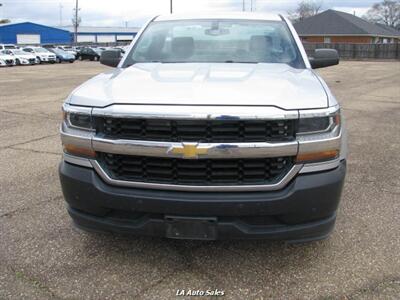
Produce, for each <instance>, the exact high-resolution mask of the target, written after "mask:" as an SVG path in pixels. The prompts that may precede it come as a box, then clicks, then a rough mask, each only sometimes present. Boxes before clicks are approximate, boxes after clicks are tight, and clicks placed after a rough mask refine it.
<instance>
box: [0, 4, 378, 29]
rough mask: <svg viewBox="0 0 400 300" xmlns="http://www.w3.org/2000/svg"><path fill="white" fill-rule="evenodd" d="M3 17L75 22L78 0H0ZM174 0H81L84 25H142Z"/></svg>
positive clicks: (234, 7) (283, 7) (361, 8)
mask: <svg viewBox="0 0 400 300" xmlns="http://www.w3.org/2000/svg"><path fill="white" fill-rule="evenodd" d="M244 1H245V7H246V10H248V11H250V8H251V1H252V2H253V9H254V10H255V11H261V12H272V13H281V14H284V15H287V12H288V11H292V10H294V9H295V8H296V5H297V3H298V2H299V1H300V0H244ZM377 1H379V0H353V1H352V0H322V3H323V9H329V8H332V9H336V10H341V11H344V12H348V13H354V12H355V13H356V15H357V16H360V17H361V16H362V15H363V14H365V12H366V11H367V10H368V8H370V7H371V6H372V5H373V4H374V3H376V2H377ZM0 3H1V4H2V6H0V18H7V19H10V20H11V21H12V22H13V23H18V22H25V21H30V22H34V23H40V24H45V25H50V26H59V25H60V24H61V25H63V26H67V25H71V23H72V22H71V18H72V14H73V8H74V5H75V0H0ZM169 3H170V0H111V1H110V0H108V1H105V0H79V7H80V10H79V14H80V17H81V19H82V23H81V25H82V26H124V27H125V26H130V27H131V26H141V25H143V23H144V22H146V21H147V20H148V19H149V18H151V17H152V16H155V15H159V14H168V13H169ZM242 6H243V0H173V10H174V12H176V13H185V12H192V13H193V12H199V11H214V12H222V11H241V10H242Z"/></svg>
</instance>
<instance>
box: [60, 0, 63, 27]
mask: <svg viewBox="0 0 400 300" xmlns="http://www.w3.org/2000/svg"><path fill="white" fill-rule="evenodd" d="M62 10H63V6H62V4H61V2H60V27H61V26H62Z"/></svg>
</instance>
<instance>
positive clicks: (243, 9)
mask: <svg viewBox="0 0 400 300" xmlns="http://www.w3.org/2000/svg"><path fill="white" fill-rule="evenodd" d="M245 10H246V6H245V0H243V2H242V11H245Z"/></svg>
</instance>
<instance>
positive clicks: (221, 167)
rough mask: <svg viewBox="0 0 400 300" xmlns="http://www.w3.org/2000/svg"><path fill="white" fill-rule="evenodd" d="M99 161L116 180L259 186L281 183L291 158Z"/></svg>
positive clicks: (104, 157) (106, 157)
mask: <svg viewBox="0 0 400 300" xmlns="http://www.w3.org/2000/svg"><path fill="white" fill-rule="evenodd" d="M98 161H99V163H100V164H101V165H102V167H103V169H104V170H105V171H106V172H107V173H108V175H109V176H110V177H111V178H113V179H117V180H125V181H135V182H150V183H164V184H176V185H179V184H181V185H203V186H207V185H215V186H218V185H253V184H254V185H256V184H271V183H275V182H277V181H279V180H280V179H281V178H282V177H283V176H284V175H285V174H286V173H287V172H288V170H289V169H290V168H291V166H292V165H293V158H292V157H279V158H256V159H193V160H191V159H179V158H160V157H147V156H130V155H120V154H106V153H98Z"/></svg>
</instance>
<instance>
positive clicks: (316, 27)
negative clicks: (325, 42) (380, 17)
mask: <svg viewBox="0 0 400 300" xmlns="http://www.w3.org/2000/svg"><path fill="white" fill-rule="evenodd" d="M294 27H295V28H296V31H297V33H298V34H299V35H367V36H383V37H400V32H399V31H397V30H396V29H391V30H389V29H387V28H385V27H383V26H378V25H376V24H373V23H370V22H368V21H366V20H364V19H361V18H359V17H357V16H354V15H352V14H348V13H345V12H341V11H336V10H332V9H328V10H326V11H324V12H322V13H320V14H317V15H315V16H312V17H309V18H307V19H304V20H302V21H299V22H297V23H295V24H294Z"/></svg>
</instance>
